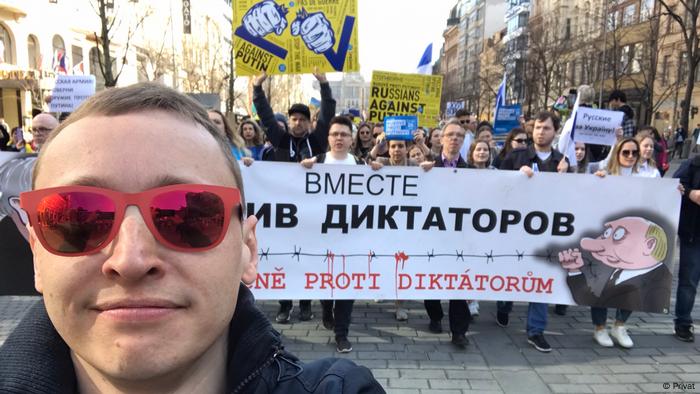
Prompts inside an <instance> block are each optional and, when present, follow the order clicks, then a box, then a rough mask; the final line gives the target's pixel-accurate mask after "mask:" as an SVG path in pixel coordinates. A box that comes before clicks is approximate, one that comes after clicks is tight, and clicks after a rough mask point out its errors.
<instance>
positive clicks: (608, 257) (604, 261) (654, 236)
mask: <svg viewBox="0 0 700 394" xmlns="http://www.w3.org/2000/svg"><path fill="white" fill-rule="evenodd" d="M667 250H668V240H667V237H666V234H665V233H664V231H663V229H662V228H661V227H660V226H659V225H657V224H656V223H653V222H651V221H648V220H646V219H644V218H641V217H623V218H620V219H617V220H613V221H610V222H608V223H605V230H604V231H603V232H602V234H601V235H600V236H598V237H597V238H583V239H582V240H581V249H578V248H574V249H568V250H565V251H562V252H561V253H560V254H559V261H560V263H561V264H562V266H563V267H564V268H565V269H567V270H568V271H569V275H568V278H567V284H568V285H569V289H570V290H571V295H572V296H573V297H574V300H575V301H576V302H577V303H578V304H580V305H590V306H595V307H616V308H621V309H628V310H638V311H647V312H666V311H668V308H669V299H670V292H671V279H672V277H671V271H669V269H668V267H666V265H665V264H664V263H663V261H664V259H665V258H666V254H667ZM582 252H586V253H589V254H590V255H591V257H592V258H590V259H588V258H584V257H583V255H582Z"/></svg>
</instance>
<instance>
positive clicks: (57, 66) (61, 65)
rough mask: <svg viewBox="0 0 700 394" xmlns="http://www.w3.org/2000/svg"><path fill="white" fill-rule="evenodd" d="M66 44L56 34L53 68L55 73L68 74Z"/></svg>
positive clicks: (54, 38) (54, 37)
mask: <svg viewBox="0 0 700 394" xmlns="http://www.w3.org/2000/svg"><path fill="white" fill-rule="evenodd" d="M66 65H67V62H66V44H65V43H64V42H63V38H61V36H59V35H58V34H56V35H55V36H53V61H52V64H51V67H52V68H53V71H54V72H62V73H66V72H67V71H68V70H67V69H66V67H67V66H66Z"/></svg>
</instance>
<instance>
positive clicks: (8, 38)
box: [0, 24, 15, 64]
mask: <svg viewBox="0 0 700 394" xmlns="http://www.w3.org/2000/svg"><path fill="white" fill-rule="evenodd" d="M12 44H13V43H12V35H10V30H8V28H7V27H5V25H3V24H0V63H10V64H15V62H14V58H13V57H12Z"/></svg>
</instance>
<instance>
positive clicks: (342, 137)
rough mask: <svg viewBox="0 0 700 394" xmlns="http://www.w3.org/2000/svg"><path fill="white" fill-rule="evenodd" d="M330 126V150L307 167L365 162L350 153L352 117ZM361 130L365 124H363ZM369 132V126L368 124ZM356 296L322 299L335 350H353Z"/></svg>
mask: <svg viewBox="0 0 700 394" xmlns="http://www.w3.org/2000/svg"><path fill="white" fill-rule="evenodd" d="M330 124H331V127H330V131H329V132H328V148H329V151H328V152H326V153H321V154H320V155H316V156H314V157H312V158H310V159H304V160H302V161H301V165H302V166H304V167H305V168H312V167H313V165H314V164H316V163H324V164H346V165H356V164H364V163H365V162H364V161H363V160H362V158H360V157H357V156H355V155H354V154H352V153H350V148H351V147H352V121H350V119H349V118H347V117H345V116H336V117H334V118H333V119H331V123H330ZM360 130H362V126H360ZM366 130H367V133H368V134H369V127H366ZM354 303H355V300H321V306H322V307H323V315H322V319H321V320H322V322H323V327H324V328H326V329H327V330H333V331H334V332H335V343H336V351H337V352H338V353H348V352H350V351H352V344H351V343H350V341H349V340H348V332H349V328H350V320H351V316H352V308H353V304H354Z"/></svg>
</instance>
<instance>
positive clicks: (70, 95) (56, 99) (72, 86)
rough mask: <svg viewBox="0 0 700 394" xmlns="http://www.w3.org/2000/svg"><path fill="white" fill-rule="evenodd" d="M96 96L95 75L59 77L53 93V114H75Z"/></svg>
mask: <svg viewBox="0 0 700 394" xmlns="http://www.w3.org/2000/svg"><path fill="white" fill-rule="evenodd" d="M93 94H95V76H94V75H59V76H58V77H57V78H56V86H55V87H54V88H53V90H52V91H51V103H50V105H49V108H50V111H51V112H73V111H75V110H76V109H77V108H78V107H79V106H80V104H82V102H83V101H85V100H87V98H88V97H90V96H92V95H93Z"/></svg>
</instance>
